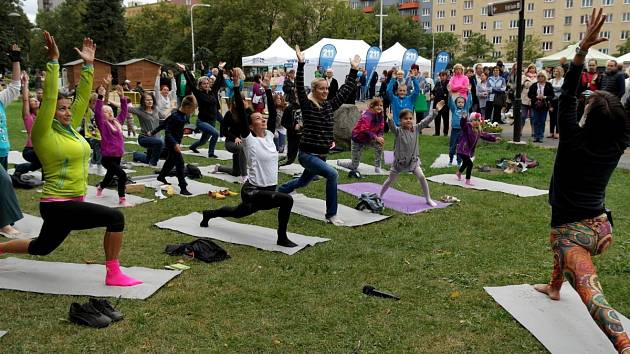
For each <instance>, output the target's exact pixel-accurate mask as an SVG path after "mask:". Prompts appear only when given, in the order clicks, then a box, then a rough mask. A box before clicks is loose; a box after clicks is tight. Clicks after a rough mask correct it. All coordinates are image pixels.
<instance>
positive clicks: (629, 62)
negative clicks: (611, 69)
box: [617, 53, 630, 68]
mask: <svg viewBox="0 0 630 354" xmlns="http://www.w3.org/2000/svg"><path fill="white" fill-rule="evenodd" d="M617 63H619V64H623V67H624V68H627V67H628V66H630V53H627V54H624V55H622V56H620V57H619V58H617Z"/></svg>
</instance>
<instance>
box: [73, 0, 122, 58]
mask: <svg viewBox="0 0 630 354" xmlns="http://www.w3.org/2000/svg"><path fill="white" fill-rule="evenodd" d="M123 12H124V10H123V4H122V0H109V1H102V0H87V4H86V12H85V13H84V14H83V22H84V23H85V24H86V28H85V33H86V35H87V36H89V37H91V38H92V39H93V40H94V42H95V43H96V44H97V45H98V46H99V49H98V54H97V56H98V58H99V59H103V60H107V61H110V62H112V63H117V62H120V61H124V60H127V59H128V58H127V52H128V51H127V43H126V40H125V39H126V37H127V29H126V28H125V17H124V15H123Z"/></svg>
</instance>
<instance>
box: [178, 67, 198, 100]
mask: <svg viewBox="0 0 630 354" xmlns="http://www.w3.org/2000/svg"><path fill="white" fill-rule="evenodd" d="M177 69H178V70H179V71H180V72H181V73H182V75H184V78H186V86H187V87H190V91H191V92H192V93H193V95H195V96H198V95H199V90H198V89H197V85H195V78H193V76H192V74H191V73H190V71H188V70H186V67H185V66H184V65H183V64H177Z"/></svg>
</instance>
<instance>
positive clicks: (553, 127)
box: [549, 99, 559, 134]
mask: <svg viewBox="0 0 630 354" xmlns="http://www.w3.org/2000/svg"><path fill="white" fill-rule="evenodd" d="M558 102H559V101H558V100H557V99H553V100H551V107H552V108H553V111H549V133H550V134H558Z"/></svg>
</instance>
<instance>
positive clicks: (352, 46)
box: [303, 38, 370, 67]
mask: <svg viewBox="0 0 630 354" xmlns="http://www.w3.org/2000/svg"><path fill="white" fill-rule="evenodd" d="M326 44H332V45H334V46H335V49H337V55H336V56H335V60H334V64H347V65H348V67H350V58H352V57H354V56H355V54H356V55H358V56H360V57H361V62H362V63H365V55H366V54H367V51H368V49H369V48H370V45H369V44H367V43H366V42H365V41H363V40H357V39H333V38H322V39H321V40H320V41H319V42H317V43H315V44H313V45H312V46H311V47H310V48H308V49H306V50H304V51H303V53H304V58H305V59H306V64H307V65H308V64H310V65H315V66H317V64H318V62H319V54H320V52H321V50H322V47H323V46H325V45H326ZM334 64H333V65H334Z"/></svg>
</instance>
